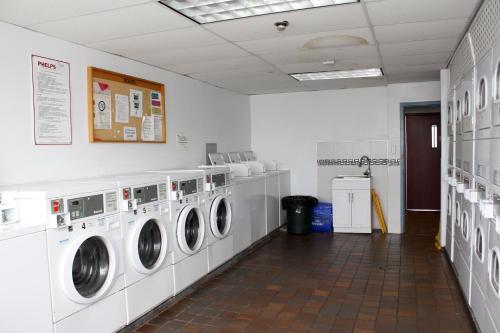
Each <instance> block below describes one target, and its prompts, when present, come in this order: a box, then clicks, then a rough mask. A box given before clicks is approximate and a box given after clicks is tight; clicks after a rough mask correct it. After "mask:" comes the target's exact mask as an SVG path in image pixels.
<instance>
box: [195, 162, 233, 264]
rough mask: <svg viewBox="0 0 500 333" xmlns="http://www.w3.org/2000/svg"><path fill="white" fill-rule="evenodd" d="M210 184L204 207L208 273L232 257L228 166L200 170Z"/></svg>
mask: <svg viewBox="0 0 500 333" xmlns="http://www.w3.org/2000/svg"><path fill="white" fill-rule="evenodd" d="M200 168H202V170H203V172H204V176H205V181H206V183H207V184H209V185H210V190H209V191H208V192H206V193H207V199H206V204H205V208H204V210H205V219H206V221H207V232H206V234H207V251H208V271H209V272H211V271H213V270H215V269H216V268H217V267H219V266H220V265H222V264H224V263H225V262H227V261H229V260H230V259H231V258H232V257H233V256H234V238H233V228H232V223H233V209H232V188H231V187H232V186H231V176H230V169H229V168H228V167H200Z"/></svg>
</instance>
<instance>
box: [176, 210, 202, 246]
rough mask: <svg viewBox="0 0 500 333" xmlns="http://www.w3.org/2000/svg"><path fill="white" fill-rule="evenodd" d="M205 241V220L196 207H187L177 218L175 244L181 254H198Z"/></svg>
mask: <svg viewBox="0 0 500 333" xmlns="http://www.w3.org/2000/svg"><path fill="white" fill-rule="evenodd" d="M204 239H205V219H204V218H203V214H202V212H201V210H200V208H199V207H198V206H195V205H187V206H186V207H184V208H183V209H182V210H181V212H180V213H179V215H178V218H177V243H178V245H179V248H180V249H181V251H182V252H184V253H186V254H190V255H191V254H194V253H196V252H198V251H199V250H200V248H201V246H202V245H203V241H204Z"/></svg>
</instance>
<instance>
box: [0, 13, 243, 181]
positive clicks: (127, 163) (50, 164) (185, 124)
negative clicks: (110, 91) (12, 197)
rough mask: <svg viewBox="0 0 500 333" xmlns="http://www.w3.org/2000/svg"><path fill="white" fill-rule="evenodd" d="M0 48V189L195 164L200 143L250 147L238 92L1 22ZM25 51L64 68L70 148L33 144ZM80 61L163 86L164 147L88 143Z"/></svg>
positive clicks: (201, 152)
mask: <svg viewBox="0 0 500 333" xmlns="http://www.w3.org/2000/svg"><path fill="white" fill-rule="evenodd" d="M0 45H2V46H3V47H2V51H1V60H2V61H1V63H2V79H1V80H0V154H1V157H0V186H1V185H7V184H9V185H10V184H16V183H25V182H34V181H43V180H57V179H69V178H76V177H91V176H100V175H106V174H112V173H124V172H134V171H141V170H146V169H158V168H167V167H183V166H186V167H188V166H196V165H198V164H200V163H204V162H205V155H204V152H205V143H206V142H215V143H218V148H219V150H221V151H236V150H246V149H249V148H250V107H249V98H248V96H246V95H242V94H237V93H233V92H229V91H226V90H222V89H218V88H215V87H213V86H210V85H206V84H204V83H201V82H199V81H196V80H193V79H190V78H187V77H184V76H181V75H177V74H174V73H171V72H168V71H166V70H162V69H159V68H156V67H153V66H148V65H145V64H142V63H139V62H136V61H132V60H128V59H125V58H122V57H118V56H114V55H111V54H107V53H103V52H100V51H96V50H92V49H88V48H85V47H82V46H79V45H76V44H72V43H68V42H65V41H61V40H58V39H55V38H51V37H47V36H45V35H42V34H39V33H34V32H31V31H29V30H25V29H22V28H18V27H15V26H13V25H8V24H5V23H1V22H0ZM31 54H37V55H40V56H44V57H48V58H55V59H59V60H63V61H67V62H69V63H70V65H71V108H72V110H71V111H72V128H73V144H72V145H71V146H35V145H34V143H33V110H32V98H31ZM87 66H94V67H100V68H104V69H108V70H112V71H116V72H121V73H126V74H129V75H133V76H138V77H141V78H144V79H148V80H152V81H157V82H162V83H164V84H165V89H166V121H167V129H166V131H167V144H109V143H94V144H91V143H89V142H88V133H87V74H86V73H87V72H86V71H87ZM176 133H180V134H184V135H187V136H188V138H189V140H190V144H189V148H188V149H185V150H176V147H175V141H174V138H175V137H174V136H175V134H176Z"/></svg>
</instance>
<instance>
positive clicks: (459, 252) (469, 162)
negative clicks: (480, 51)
mask: <svg viewBox="0 0 500 333" xmlns="http://www.w3.org/2000/svg"><path fill="white" fill-rule="evenodd" d="M474 72H475V69H474V68H470V69H469V70H468V71H466V72H465V73H464V74H463V76H462V78H461V80H460V81H459V83H458V85H457V87H456V91H455V93H456V99H457V110H456V111H457V115H458V117H457V143H456V147H457V148H456V149H457V152H456V154H457V168H458V170H457V185H456V191H457V194H456V198H455V200H456V216H455V220H456V222H457V223H456V224H455V226H456V228H455V235H454V236H455V246H456V247H455V253H454V264H455V268H456V271H457V275H458V280H459V282H460V284H461V286H462V289H463V291H464V294H465V298H466V299H467V301H469V300H470V283H471V255H472V242H471V239H472V236H471V233H472V229H473V223H474V202H473V200H472V197H471V193H472V192H473V191H474V188H475V184H474V178H473V167H474V128H473V120H472V119H473V113H472V110H473V109H474V101H473V96H474V90H473V82H474ZM458 161H460V163H459V162H458Z"/></svg>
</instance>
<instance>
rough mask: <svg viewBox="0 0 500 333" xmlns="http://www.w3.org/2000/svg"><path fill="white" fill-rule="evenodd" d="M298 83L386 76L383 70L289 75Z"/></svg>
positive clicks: (372, 69)
mask: <svg viewBox="0 0 500 333" xmlns="http://www.w3.org/2000/svg"><path fill="white" fill-rule="evenodd" d="M289 75H290V76H291V77H293V78H294V79H296V80H298V81H312V80H335V79H353V78H362V77H381V76H384V73H383V72H382V69H381V68H368V69H353V70H349V71H331V72H311V73H294V74H289Z"/></svg>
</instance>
